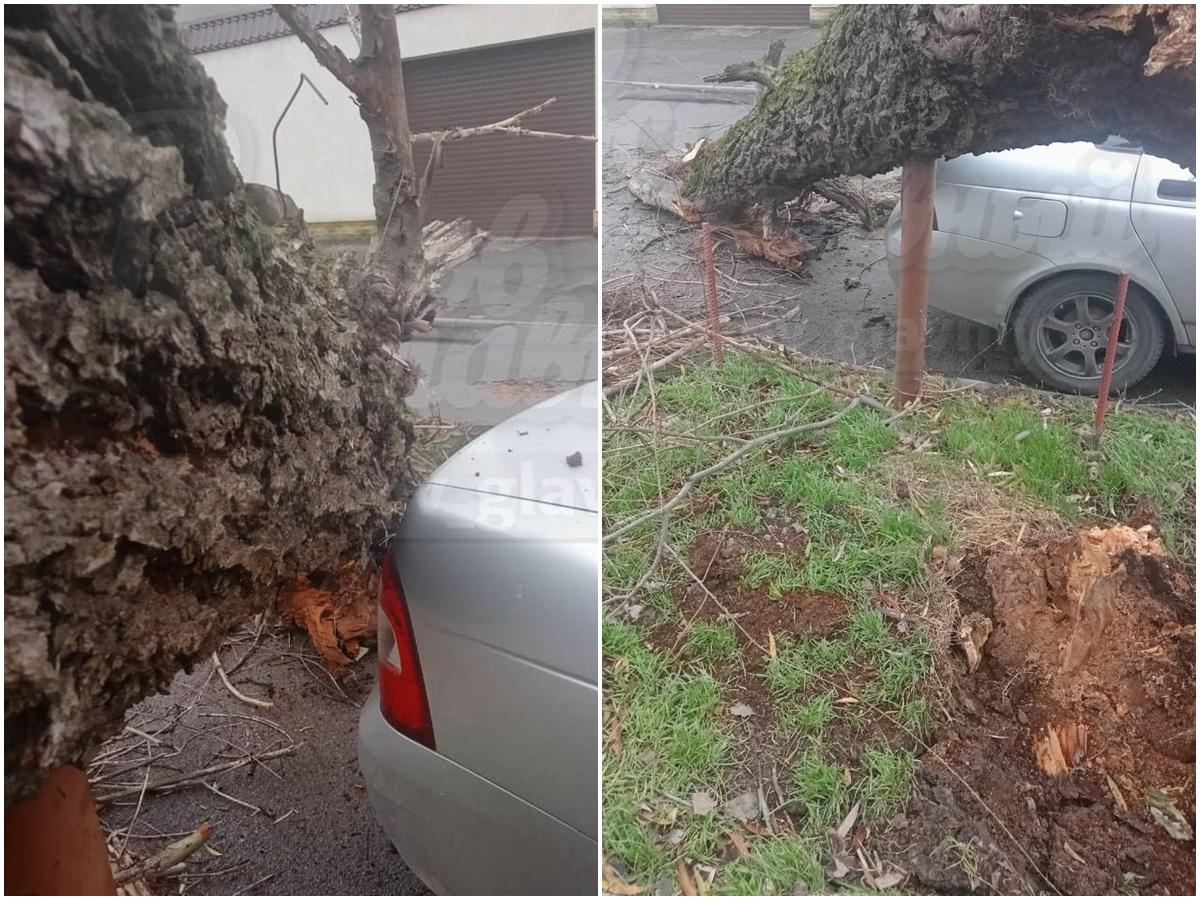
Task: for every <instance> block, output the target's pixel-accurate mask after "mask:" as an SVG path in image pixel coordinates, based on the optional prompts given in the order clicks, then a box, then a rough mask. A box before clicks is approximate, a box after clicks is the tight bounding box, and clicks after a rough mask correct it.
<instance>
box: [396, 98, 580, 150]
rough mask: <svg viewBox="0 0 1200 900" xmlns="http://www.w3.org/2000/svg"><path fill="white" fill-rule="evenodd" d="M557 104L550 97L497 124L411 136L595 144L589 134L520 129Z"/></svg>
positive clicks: (440, 138)
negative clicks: (491, 136) (495, 136)
mask: <svg viewBox="0 0 1200 900" xmlns="http://www.w3.org/2000/svg"><path fill="white" fill-rule="evenodd" d="M556 102H558V98H557V97H550V98H549V99H548V100H543V101H542V102H541V103H539V104H538V105H537V106H531V107H529V109H523V110H521V111H520V112H518V113H513V114H512V115H511V116H508V117H507V118H504V119H500V120H499V121H498V122H491V123H489V124H487V125H471V126H468V127H463V126H459V127H456V128H446V129H443V130H441V131H422V132H419V133H417V134H414V135H413V136H412V139H413V141H414V142H417V141H420V142H421V143H428V142H430V141H433V142H438V141H446V142H453V141H461V140H463V139H465V138H470V137H479V136H480V135H484V134H523V135H526V136H527V137H537V138H550V139H552V140H554V139H557V140H562V141H584V142H586V143H591V144H594V143H596V137H595V135H591V134H567V133H565V132H558V131H533V130H531V129H529V128H523V127H521V120H522V119H524V118H526V117H527V116H532V115H534V114H535V113H539V112H541V111H542V110H543V109H545V108H546V107H547V106H550V104H552V103H556Z"/></svg>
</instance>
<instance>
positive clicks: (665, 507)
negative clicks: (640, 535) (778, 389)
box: [604, 396, 882, 544]
mask: <svg viewBox="0 0 1200 900" xmlns="http://www.w3.org/2000/svg"><path fill="white" fill-rule="evenodd" d="M868 401H870V402H871V403H876V404H878V403H879V401H878V400H875V398H873V397H866V396H858V397H855V398H854V399H853V400H851V401H850V402H849V403H847V404H846V405H845V406H843V407H842V408H841V409H839V410H838V411H837V412H836V413H834V414H833V415H832V416H829V417H828V418H825V419H821V420H820V421H818V422H805V423H803V424H801V425H793V426H792V427H790V428H781V429H779V430H778V431H772V432H770V433H768V434H764V435H762V436H760V437H757V438H755V439H754V440H752V441H748V442H746V443H745V444H742V445H741V446H740V447H738V448H737V449H736V450H734V451H733V452H732V453H729V454H728V455H726V456H724V457H722V458H721V459H719V460H717V461H716V462H715V463H713V464H712V465H711V466H709V467H707V468H705V469H701V470H700V471H699V472H695V473H693V474H692V475H691V476H690V477H689V478H688V479H687V481H685V482H684V483H683V487H681V488H680V489H679V490H678V491H677V492H676V493H675V496H674V497H672V498H671V499H670V500H668V501H667V502H666V503H664V504H662V505H661V506H659V507H657V508H656V509H652V510H648V511H647V512H644V513H642V514H640V515H637V516H634V517H632V518H631V519H628V520H627V521H626V522H624V523H623V524H621V525H619V526H618V527H617V528H616V529H614V530H613V531H611V532H609V533H608V534H606V535H605V536H604V543H606V544H607V543H609V542H611V541H614V540H616V539H617V538H619V537H620V536H621V535H623V534H626V533H628V532H630V531H632V530H633V529H635V528H637V527H638V526H640V525H642V524H644V523H646V522H649V521H650V520H651V519H654V518H657V517H659V516H664V517H667V516H669V515H670V514H671V512H672V511H673V510H674V509H675V508H676V507H677V506H679V504H680V503H682V502H683V501H684V499H686V498H687V496H688V495H689V494H690V493H691V492H692V490H693V488H695V487H696V485H698V484H700V482H702V481H704V480H705V479H706V478H709V477H710V476H712V475H716V474H717V473H718V472H722V471H724V470H725V469H727V468H729V466H731V465H733V464H734V463H735V462H737V461H738V460H739V459H741V458H742V457H743V456H746V455H747V454H749V453H752V452H754V451H755V450H758V449H759V448H760V447H763V446H764V445H766V444H769V443H772V442H774V441H779V440H783V439H784V438H789V437H794V436H795V435H797V434H803V433H804V432H807V431H816V430H817V429H820V428H828V427H829V426H830V425H833V424H835V423H836V422H838V421H839V420H840V419H841V418H842V417H843V416H845V415H846V414H847V413H850V412H852V411H853V410H855V409H858V408H859V407H860V406H864V405H869V404H868ZM880 405H882V404H880Z"/></svg>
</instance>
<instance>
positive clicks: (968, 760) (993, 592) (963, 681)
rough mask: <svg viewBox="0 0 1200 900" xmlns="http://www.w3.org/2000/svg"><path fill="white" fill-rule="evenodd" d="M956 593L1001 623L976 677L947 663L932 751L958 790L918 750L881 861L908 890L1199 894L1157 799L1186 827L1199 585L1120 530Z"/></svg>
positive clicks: (977, 565)
mask: <svg viewBox="0 0 1200 900" xmlns="http://www.w3.org/2000/svg"><path fill="white" fill-rule="evenodd" d="M954 587H955V589H956V591H957V593H958V599H959V604H960V607H961V609H962V612H963V614H964V615H974V616H988V617H990V618H991V619H992V621H993V623H994V631H993V633H992V634H991V636H990V639H989V640H988V641H987V643H986V644H985V645H984V647H983V660H982V662H981V664H980V665H979V668H978V670H977V671H976V672H975V673H974V674H970V673H969V672H968V667H967V664H966V660H965V657H964V655H963V654H962V653H961V652H960V651H959V650H958V649H957V648H954V649H952V650H951V652H950V656H949V657H948V658H947V659H946V660H944V661H943V665H942V675H943V678H944V679H945V680H946V681H947V682H948V683H949V698H950V701H949V705H950V707H951V710H952V712H953V713H954V720H953V723H952V724H951V725H949V726H945V725H943V726H942V727H941V728H940V730H939V733H938V735H937V743H936V745H935V746H934V747H933V751H934V754H936V755H937V756H939V757H941V758H942V759H944V760H945V761H946V762H947V763H948V764H949V765H950V767H951V768H952V769H953V771H954V772H956V773H957V774H958V775H959V776H961V778H962V780H961V781H960V780H958V779H957V778H955V777H954V776H953V775H951V774H950V773H949V772H948V771H947V770H946V768H945V767H944V766H943V765H941V764H940V763H939V762H938V760H937V759H936V758H935V757H934V755H933V754H926V755H925V757H924V759H923V761H922V765H921V768H920V771H919V774H918V788H917V790H916V792H915V794H914V797H913V799H912V801H911V802H910V804H909V806H908V808H907V810H906V811H905V814H904V815H903V816H901V817H898V818H899V819H900V821H899V822H895V821H894V822H893V823H892V825H891V826H889V827H888V828H887V829H886V831H885V833H883V834H881V835H879V839H880V842H881V843H880V844H877V845H876V848H875V849H876V850H877V851H879V850H880V849H881V846H887V845H888V844H890V845H891V846H892V847H894V848H896V852H897V853H899V855H900V861H901V864H902V865H904V866H905V867H906V868H907V870H908V871H909V872H910V873H911V874H912V876H913V878H914V879H915V880H916V882H917V884H916V885H913V884H912V883H910V884H909V888H910V889H912V888H917V889H918V890H926V891H932V892H939V893H960V892H1000V893H1033V892H1045V891H1047V890H1050V889H1051V888H1053V889H1056V890H1058V891H1061V892H1063V893H1070V894H1111V893H1114V892H1119V891H1122V890H1126V891H1127V890H1129V889H1130V888H1135V889H1137V890H1138V891H1140V892H1151V893H1168V894H1187V895H1190V894H1193V893H1194V887H1195V876H1194V872H1195V843H1194V841H1190V840H1189V841H1179V840H1176V839H1174V838H1172V837H1171V836H1169V835H1168V833H1167V831H1166V829H1165V828H1164V827H1162V826H1161V825H1160V824H1158V823H1157V822H1156V821H1155V819H1154V817H1153V816H1152V814H1151V812H1150V807H1149V805H1148V803H1147V794H1148V793H1149V792H1151V791H1154V790H1158V789H1170V790H1171V792H1172V794H1173V796H1174V797H1175V798H1176V799H1177V806H1178V808H1179V811H1180V812H1181V813H1182V814H1183V817H1184V818H1186V819H1187V820H1188V821H1189V823H1190V825H1191V827H1192V828H1193V830H1194V824H1195V810H1194V808H1193V803H1192V798H1193V797H1194V792H1195V706H1194V697H1195V668H1194V659H1195V625H1194V602H1193V601H1192V599H1191V598H1192V597H1193V596H1194V574H1193V573H1192V571H1191V570H1190V569H1189V568H1188V567H1186V566H1183V565H1182V564H1180V563H1179V562H1178V561H1175V560H1172V559H1170V558H1168V557H1166V556H1165V555H1164V554H1163V553H1162V549H1161V546H1160V545H1159V544H1158V542H1157V539H1155V538H1154V537H1153V534H1152V531H1150V530H1148V529H1145V530H1142V531H1136V530H1134V529H1131V528H1128V527H1125V526H1115V527H1114V528H1111V529H1086V530H1083V531H1081V532H1079V533H1077V534H1071V535H1067V536H1064V537H1062V538H1059V539H1057V540H1052V541H1049V542H1047V543H1045V544H1043V545H1041V546H1028V547H1025V548H1022V549H1020V550H1018V551H1014V552H1010V553H1002V554H996V555H993V556H991V557H990V558H986V559H984V558H981V557H975V558H968V559H967V560H966V561H964V565H963V567H962V570H961V571H960V572H959V574H958V576H957V577H956V579H955V582H954ZM1055 772H1057V774H1051V773H1055ZM1110 779H1111V781H1110ZM968 785H969V787H968ZM972 791H974V792H976V793H977V794H978V795H979V797H980V798H982V800H983V802H984V803H985V804H986V805H987V807H988V808H989V809H990V810H991V813H992V814H994V815H992V814H989V813H987V812H986V811H985V810H984V809H983V808H982V807H981V805H980V803H979V802H978V800H976V799H975V798H974V797H973V796H972ZM952 841H953V842H959V843H958V844H957V846H958V847H959V848H961V847H964V846H965V847H969V848H970V849H969V851H965V852H963V851H961V850H956V849H955V847H954V846H951V842H952Z"/></svg>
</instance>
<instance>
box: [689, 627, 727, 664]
mask: <svg viewBox="0 0 1200 900" xmlns="http://www.w3.org/2000/svg"><path fill="white" fill-rule="evenodd" d="M683 655H684V656H688V657H691V658H693V659H699V660H704V661H706V662H728V661H730V660H734V659H737V658H738V655H739V653H738V644H737V635H736V634H735V633H734V630H733V626H732V625H730V624H729V623H721V624H719V625H717V624H713V623H711V622H693V623H692V626H691V627H690V628H689V629H688V636H687V640H685V641H684V642H683Z"/></svg>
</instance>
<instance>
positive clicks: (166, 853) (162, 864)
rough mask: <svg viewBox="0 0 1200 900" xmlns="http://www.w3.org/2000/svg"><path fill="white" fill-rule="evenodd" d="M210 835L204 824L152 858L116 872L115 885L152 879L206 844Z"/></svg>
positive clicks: (209, 827)
mask: <svg viewBox="0 0 1200 900" xmlns="http://www.w3.org/2000/svg"><path fill="white" fill-rule="evenodd" d="M211 835H212V826H211V825H209V824H208V823H207V822H205V823H204V824H203V825H201V826H200V827H199V828H197V829H196V830H195V831H193V832H192V833H191V834H189V835H188V836H187V837H185V838H184V839H183V840H180V841H176V842H175V843H173V844H168V845H167V846H165V847H163V849H161V850H159V851H158V852H157V853H155V854H154V855H153V856H148V857H146V858H145V859H143V860H142V861H141V862H140V863H138V864H137V865H134V866H130V867H129V868H128V869H125V870H123V871H121V872H118V873H117V874H116V876H115V878H114V880H115V881H116V882H117V884H127V883H128V882H130V881H136V880H137V879H139V878H153V877H154V876H155V875H161V874H163V873H164V872H165V871H166V870H167V869H170V868H172V867H174V866H176V865H178V864H179V863H181V862H183V861H184V860H185V859H187V858H188V857H189V856H191V855H192V854H193V853H195V852H196V851H197V850H199V849H200V848H201V847H203V846H204V845H205V844H206V843H208V839H209V837H210V836H211Z"/></svg>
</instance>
